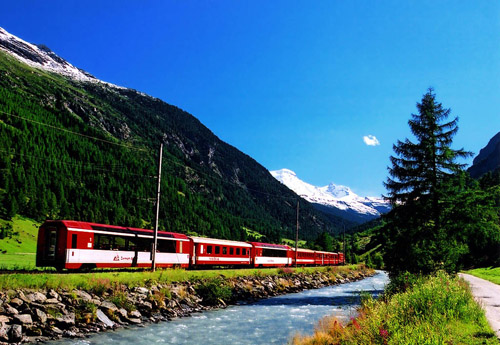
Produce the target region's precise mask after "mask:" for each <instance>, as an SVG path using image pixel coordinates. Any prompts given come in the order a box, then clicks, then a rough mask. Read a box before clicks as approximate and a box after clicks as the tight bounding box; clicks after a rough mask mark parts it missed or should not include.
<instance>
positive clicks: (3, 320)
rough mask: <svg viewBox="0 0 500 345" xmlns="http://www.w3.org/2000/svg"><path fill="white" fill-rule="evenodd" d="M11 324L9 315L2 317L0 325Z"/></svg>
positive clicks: (0, 317)
mask: <svg viewBox="0 0 500 345" xmlns="http://www.w3.org/2000/svg"><path fill="white" fill-rule="evenodd" d="M9 322H10V318H9V317H8V316H7V315H0V325H1V324H2V323H9Z"/></svg>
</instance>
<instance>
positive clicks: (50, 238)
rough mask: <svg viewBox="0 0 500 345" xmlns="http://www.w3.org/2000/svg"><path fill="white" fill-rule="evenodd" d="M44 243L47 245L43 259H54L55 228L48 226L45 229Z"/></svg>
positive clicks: (55, 245) (55, 244) (55, 246)
mask: <svg viewBox="0 0 500 345" xmlns="http://www.w3.org/2000/svg"><path fill="white" fill-rule="evenodd" d="M45 243H47V247H46V250H45V257H44V259H45V260H48V261H54V260H55V259H56V248H57V228H56V227H49V228H47V229H46V233H45Z"/></svg>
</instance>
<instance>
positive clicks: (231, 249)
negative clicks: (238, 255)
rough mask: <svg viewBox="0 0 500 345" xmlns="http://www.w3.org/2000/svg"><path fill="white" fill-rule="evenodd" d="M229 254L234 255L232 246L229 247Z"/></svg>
mask: <svg viewBox="0 0 500 345" xmlns="http://www.w3.org/2000/svg"><path fill="white" fill-rule="evenodd" d="M229 255H234V248H233V247H230V248H229Z"/></svg>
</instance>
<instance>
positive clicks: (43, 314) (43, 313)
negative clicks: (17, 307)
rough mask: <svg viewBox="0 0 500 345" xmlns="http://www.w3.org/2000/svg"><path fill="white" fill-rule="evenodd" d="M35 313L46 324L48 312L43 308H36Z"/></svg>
mask: <svg viewBox="0 0 500 345" xmlns="http://www.w3.org/2000/svg"><path fill="white" fill-rule="evenodd" d="M35 315H36V317H37V319H38V321H40V323H41V324H44V323H45V322H47V314H45V312H43V311H42V310H40V309H35Z"/></svg>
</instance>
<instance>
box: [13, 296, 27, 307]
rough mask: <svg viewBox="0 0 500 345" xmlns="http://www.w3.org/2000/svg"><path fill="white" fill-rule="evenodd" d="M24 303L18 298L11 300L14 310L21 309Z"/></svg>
mask: <svg viewBox="0 0 500 345" xmlns="http://www.w3.org/2000/svg"><path fill="white" fill-rule="evenodd" d="M23 303H24V302H23V300H22V299H20V298H17V297H16V298H13V299H11V300H10V305H11V306H13V307H14V308H19V307H20V306H21V305H22V304H23Z"/></svg>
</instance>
